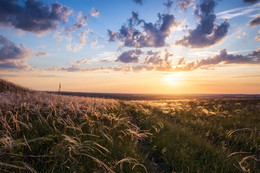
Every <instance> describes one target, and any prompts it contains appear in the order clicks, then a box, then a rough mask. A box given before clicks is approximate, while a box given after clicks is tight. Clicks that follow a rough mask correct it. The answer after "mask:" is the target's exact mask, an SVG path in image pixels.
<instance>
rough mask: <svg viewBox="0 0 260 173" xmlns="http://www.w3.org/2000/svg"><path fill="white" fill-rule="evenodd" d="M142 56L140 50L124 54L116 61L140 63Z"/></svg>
mask: <svg viewBox="0 0 260 173" xmlns="http://www.w3.org/2000/svg"><path fill="white" fill-rule="evenodd" d="M141 54H142V51H141V50H140V49H135V50H129V51H126V52H124V53H122V54H121V55H120V56H119V57H118V58H117V60H116V62H123V63H138V62H139V56H140V55H141Z"/></svg>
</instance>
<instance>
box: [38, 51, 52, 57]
mask: <svg viewBox="0 0 260 173" xmlns="http://www.w3.org/2000/svg"><path fill="white" fill-rule="evenodd" d="M48 55H49V54H48V53H47V52H38V53H36V54H35V56H37V57H41V56H48Z"/></svg>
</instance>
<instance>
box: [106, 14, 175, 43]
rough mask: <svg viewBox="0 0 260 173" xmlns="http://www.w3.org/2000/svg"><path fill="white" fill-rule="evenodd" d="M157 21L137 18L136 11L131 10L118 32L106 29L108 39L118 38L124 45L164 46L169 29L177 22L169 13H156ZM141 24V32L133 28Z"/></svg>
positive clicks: (169, 32)
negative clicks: (130, 15)
mask: <svg viewBox="0 0 260 173" xmlns="http://www.w3.org/2000/svg"><path fill="white" fill-rule="evenodd" d="M158 17H159V19H158V21H157V22H156V23H155V24H153V23H147V22H145V20H142V19H139V16H138V14H137V13H135V12H132V17H131V18H130V19H129V20H128V25H127V26H126V25H123V26H122V27H121V29H120V30H119V32H117V33H115V32H112V31H110V30H108V35H109V40H110V41H115V40H120V45H121V46H125V47H136V48H141V47H162V46H165V44H166V43H165V39H166V38H167V37H169V36H170V34H171V29H172V28H173V27H174V26H177V25H178V24H179V23H177V22H176V21H175V17H174V16H173V15H170V14H158ZM139 25H140V26H141V27H142V28H143V32H141V31H139V30H138V29H136V28H135V26H139Z"/></svg>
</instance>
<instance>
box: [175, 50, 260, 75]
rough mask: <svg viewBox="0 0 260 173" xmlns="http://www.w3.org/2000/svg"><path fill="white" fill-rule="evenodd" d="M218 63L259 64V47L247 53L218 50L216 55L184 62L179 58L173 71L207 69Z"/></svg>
mask: <svg viewBox="0 0 260 173" xmlns="http://www.w3.org/2000/svg"><path fill="white" fill-rule="evenodd" d="M218 64H260V49H257V50H256V51H253V52H252V53H250V54H248V55H233V54H228V52H227V50H226V49H223V50H221V51H220V53H219V54H218V55H216V56H213V57H209V58H206V59H201V60H198V61H192V62H189V63H186V62H185V60H184V59H181V60H180V61H179V63H178V66H177V67H176V68H175V69H174V71H192V70H196V69H199V68H201V69H208V68H209V67H210V66H214V65H218Z"/></svg>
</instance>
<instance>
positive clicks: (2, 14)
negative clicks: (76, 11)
mask: <svg viewBox="0 0 260 173" xmlns="http://www.w3.org/2000/svg"><path fill="white" fill-rule="evenodd" d="M71 13H72V10H71V9H70V8H68V7H66V6H64V5H61V4H58V3H52V4H51V5H47V4H44V3H42V2H40V1H37V0H25V1H19V0H1V1H0V23H1V24H3V25H5V26H12V27H14V28H16V29H21V30H23V31H28V32H33V33H37V34H42V33H46V32H49V31H54V30H55V29H57V28H58V27H59V24H60V23H62V22H66V21H67V20H68V17H69V15H70V14H71Z"/></svg>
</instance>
